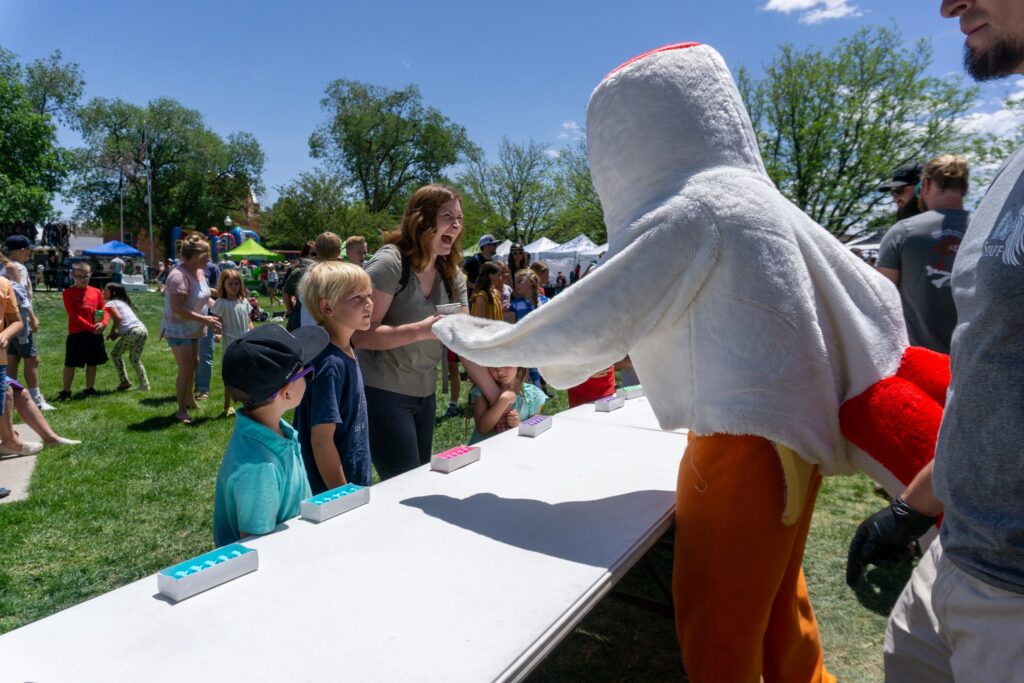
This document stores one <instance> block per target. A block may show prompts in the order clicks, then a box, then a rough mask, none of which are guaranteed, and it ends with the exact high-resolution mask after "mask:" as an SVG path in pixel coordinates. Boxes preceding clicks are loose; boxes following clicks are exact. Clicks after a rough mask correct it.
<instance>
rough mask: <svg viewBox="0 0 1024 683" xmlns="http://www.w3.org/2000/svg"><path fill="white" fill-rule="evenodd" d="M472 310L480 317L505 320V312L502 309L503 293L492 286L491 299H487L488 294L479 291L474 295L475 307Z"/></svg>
mask: <svg viewBox="0 0 1024 683" xmlns="http://www.w3.org/2000/svg"><path fill="white" fill-rule="evenodd" d="M470 312H471V313H472V314H473V315H475V316H476V317H478V318H487V319H488V320H504V319H505V316H504V312H503V311H502V310H501V294H499V293H498V291H497V290H496V289H494V288H493V287H492V288H491V300H490V301H488V300H487V294H485V293H484V292H477V293H476V294H474V295H473V307H472V308H471V309H470Z"/></svg>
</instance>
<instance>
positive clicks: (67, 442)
mask: <svg viewBox="0 0 1024 683" xmlns="http://www.w3.org/2000/svg"><path fill="white" fill-rule="evenodd" d="M80 443H82V442H81V441H79V440H78V439H68V438H66V437H63V436H58V437H57V440H56V441H54V442H53V443H44V444H43V447H44V448H50V447H51V446H77V445H78V444H80Z"/></svg>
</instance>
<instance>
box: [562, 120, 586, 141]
mask: <svg viewBox="0 0 1024 683" xmlns="http://www.w3.org/2000/svg"><path fill="white" fill-rule="evenodd" d="M558 139H559V140H582V139H583V127H582V126H581V125H580V124H578V123H576V122H575V121H566V122H565V123H563V124H562V132H561V133H559V134H558Z"/></svg>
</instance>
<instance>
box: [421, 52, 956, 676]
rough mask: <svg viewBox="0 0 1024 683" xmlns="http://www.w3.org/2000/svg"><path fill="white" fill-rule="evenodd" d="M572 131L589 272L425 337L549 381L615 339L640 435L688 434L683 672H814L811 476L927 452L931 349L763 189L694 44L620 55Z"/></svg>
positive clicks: (594, 360)
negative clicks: (578, 133)
mask: <svg viewBox="0 0 1024 683" xmlns="http://www.w3.org/2000/svg"><path fill="white" fill-rule="evenodd" d="M587 133H588V147H589V149H588V154H589V159H590V168H591V173H592V175H593V180H594V185H595V187H596V188H597V192H598V194H599V195H600V198H601V204H602V207H603V209H604V217H605V224H606V226H607V229H608V238H609V250H608V253H607V254H606V256H605V259H604V261H603V263H602V265H601V266H600V267H599V268H597V269H596V270H595V271H594V272H593V273H592V274H591V275H589V276H587V277H586V278H585V279H583V280H581V281H580V282H578V283H577V284H575V285H573V286H572V287H569V288H568V289H566V290H565V292H564V293H562V294H561V295H559V296H558V297H556V298H554V299H553V300H552V301H551V302H550V303H548V304H546V305H545V306H543V307H541V308H539V309H538V310H536V311H534V312H533V313H531V314H530V316H528V317H527V318H525V319H524V320H523V321H521V322H519V323H518V324H516V325H508V324H505V323H501V322H493V321H483V320H480V319H476V318H470V317H468V316H449V317H446V318H443V319H441V320H439V321H438V322H437V323H435V325H434V332H435V334H436V335H437V337H438V339H440V340H441V342H442V343H444V344H445V345H446V346H448V347H449V348H451V349H452V350H453V351H454V352H456V353H458V354H459V355H463V356H465V357H467V358H469V359H470V360H472V361H475V362H477V363H480V364H482V365H485V366H498V365H515V366H521V367H539V368H540V370H541V374H542V375H543V376H544V377H545V378H546V380H547V381H548V382H549V383H550V384H552V385H554V386H555V387H559V388H562V387H570V386H573V385H576V384H579V383H580V382H582V381H584V380H585V379H586V378H587V377H589V376H590V375H591V374H592V373H594V372H595V371H598V370H600V369H603V368H607V367H609V366H610V365H612V364H613V363H614V362H615V361H618V360H620V359H621V358H623V357H624V356H626V355H627V354H628V355H629V356H630V358H631V359H632V361H633V365H634V367H635V369H636V372H637V374H638V375H639V377H640V380H641V381H642V382H643V385H644V392H645V395H646V396H647V397H648V399H649V401H650V404H651V406H652V408H653V410H654V413H655V415H656V416H657V418H658V421H659V423H660V424H661V426H662V428H664V429H677V428H682V427H685V428H688V429H689V430H690V441H689V443H688V446H687V449H686V453H685V454H684V457H683V459H682V462H681V463H680V468H679V479H678V486H677V494H676V495H677V501H676V545H675V566H674V570H673V592H674V596H675V610H676V629H677V633H678V636H679V642H680V647H681V650H682V654H683V660H684V663H685V667H686V671H687V674H688V675H689V676H690V679H691V680H693V681H698V682H700V681H708V680H716V681H718V680H721V681H755V682H756V681H758V680H759V679H760V677H762V676H763V679H764V680H765V681H769V682H771V681H820V680H834V678H833V677H832V676H831V675H830V674H828V673H827V672H826V671H825V668H824V664H823V660H822V649H821V644H820V641H819V638H818V629H817V624H816V622H815V619H814V613H813V611H812V610H811V605H810V601H809V599H808V596H807V589H806V586H805V584H804V577H803V572H802V569H801V561H802V559H803V550H804V543H805V541H806V538H807V532H808V528H809V525H810V519H811V512H812V510H813V506H814V500H815V496H816V494H817V491H818V485H819V483H820V481H821V476H822V475H831V474H841V473H849V472H854V471H858V470H859V471H863V472H866V473H868V474H869V475H870V476H872V477H873V478H875V479H876V480H877V481H879V482H880V483H881V484H882V485H883V486H885V487H886V488H887V489H888V490H889V491H900V490H902V488H903V485H905V484H906V483H909V481H910V480H911V479H912V478H913V476H914V475H915V474H916V473H917V471H918V470H919V469H920V468H921V467H922V466H923V465H924V464H925V463H927V462H928V461H929V460H930V459H931V456H932V452H933V450H934V445H935V437H936V433H937V430H938V424H939V421H940V420H941V415H942V403H943V402H944V397H945V388H946V384H948V380H949V361H948V357H946V356H942V355H940V354H934V353H932V352H930V351H926V350H924V349H916V348H908V345H907V334H906V329H905V326H904V322H903V316H902V310H901V306H900V300H899V295H898V293H897V290H896V288H895V287H893V286H892V283H890V282H889V281H887V280H886V279H885V278H884V277H882V276H881V275H879V274H878V273H876V272H875V271H874V270H873V269H872V268H871V267H869V266H868V265H867V264H865V263H864V262H863V261H861V260H860V259H858V258H856V257H855V256H853V255H852V254H850V253H849V251H848V250H847V249H846V248H845V247H844V246H843V245H842V244H841V243H840V242H839V241H838V240H837V239H835V237H833V236H832V235H830V234H829V233H827V232H826V231H825V230H823V229H822V228H821V227H820V226H818V225H817V224H816V223H814V222H813V221H812V220H811V219H810V218H808V217H807V216H806V215H805V214H804V213H803V212H801V211H800V210H799V209H798V208H797V207H796V206H794V205H793V204H791V203H790V202H789V201H788V200H786V199H785V198H784V197H783V196H782V195H781V194H780V193H779V192H778V190H777V189H776V188H775V186H774V185H773V184H772V182H771V180H770V179H769V178H768V175H767V173H766V172H765V168H764V165H763V163H762V161H761V157H760V154H759V152H758V147H757V141H756V138H755V135H754V132H753V129H752V127H751V124H750V120H749V118H748V116H747V113H746V110H745V109H744V107H743V103H742V101H741V98H740V95H739V92H738V91H737V88H736V86H735V83H734V82H733V79H732V77H731V76H730V74H729V70H728V68H727V67H726V65H725V63H724V61H723V60H722V58H721V57H720V56H719V55H718V53H717V52H716V51H715V50H713V49H712V48H710V47H708V46H705V45H700V44H696V43H685V44H679V45H670V46H666V47H663V48H659V49H657V50H653V51H651V52H648V53H646V54H643V55H640V56H639V57H636V58H635V59H632V60H630V61H629V62H626V63H625V64H623V65H622V66H620V67H619V68H618V69H616V70H615V71H613V72H612V73H610V74H609V75H608V76H607V77H605V79H604V80H603V81H602V82H601V83H600V84H599V85H598V86H597V88H596V89H595V90H594V93H593V95H592V96H591V99H590V104H589V106H588V109H587Z"/></svg>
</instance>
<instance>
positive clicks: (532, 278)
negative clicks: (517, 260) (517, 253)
mask: <svg viewBox="0 0 1024 683" xmlns="http://www.w3.org/2000/svg"><path fill="white" fill-rule="evenodd" d="M515 278H516V282H517V283H518V282H519V280H521V279H522V280H529V282H530V286H531V287H532V288H533V294H532V295H531V296H530V303H532V304H533V306H534V308H536V307H537V306H539V305H540V278H539V277H538V276H537V273H536V272H534V270H533V268H520V269H519V270H517V271H516V276H515Z"/></svg>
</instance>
